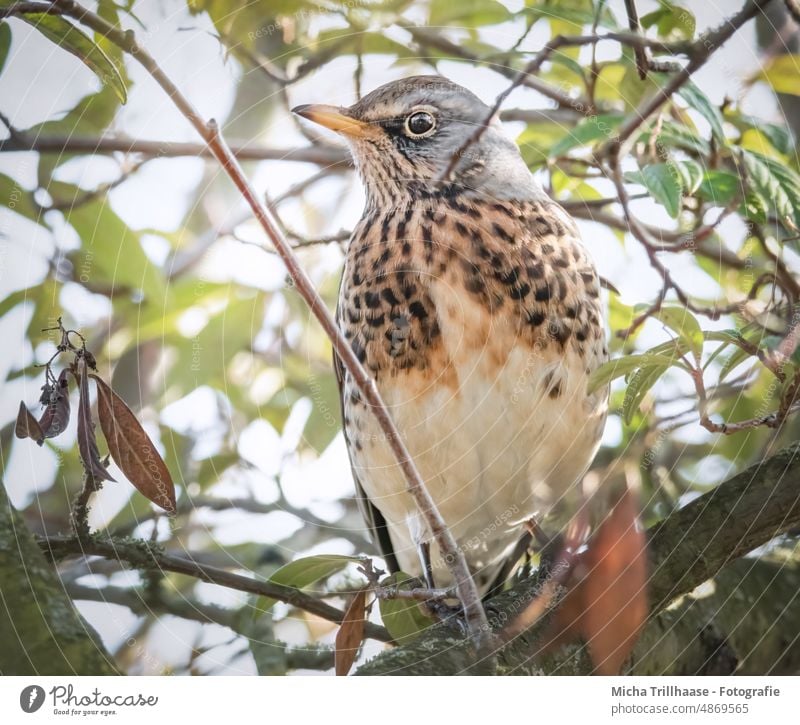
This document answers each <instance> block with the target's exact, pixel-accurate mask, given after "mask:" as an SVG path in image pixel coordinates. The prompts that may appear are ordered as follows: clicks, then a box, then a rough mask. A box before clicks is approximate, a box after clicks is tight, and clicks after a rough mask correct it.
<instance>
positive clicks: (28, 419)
mask: <svg viewBox="0 0 800 725" xmlns="http://www.w3.org/2000/svg"><path fill="white" fill-rule="evenodd" d="M14 435H16V436H17V438H33V440H35V441H36V442H37V443H38V444H39V445H42V443H44V433H42V428H41V426H40V425H39V422H38V421H37V420H36V418H34V417H33V414H32V413H31V411H29V410H28V408H27V407H26V406H25V403H23V402H22V401H20V404H19V413H17V423H16V425H15V426H14Z"/></svg>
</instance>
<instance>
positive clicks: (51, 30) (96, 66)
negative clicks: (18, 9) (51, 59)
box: [19, 13, 128, 103]
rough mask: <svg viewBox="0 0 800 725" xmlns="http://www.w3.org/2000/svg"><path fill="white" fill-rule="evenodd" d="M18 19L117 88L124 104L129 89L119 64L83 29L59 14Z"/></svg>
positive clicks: (35, 15) (36, 14) (118, 95)
mask: <svg viewBox="0 0 800 725" xmlns="http://www.w3.org/2000/svg"><path fill="white" fill-rule="evenodd" d="M19 18H20V19H21V20H24V21H25V22H26V23H29V24H30V25H32V26H33V27H34V28H36V30H38V31H39V32H40V33H41V34H42V35H44V36H45V37H46V38H47V39H48V40H51V41H52V42H53V43H55V44H56V45H58V46H59V47H61V48H63V49H64V50H66V51H68V52H69V53H72V55H74V56H75V57H76V58H78V60H80V61H81V62H82V63H84V65H86V66H87V67H88V68H89V69H90V70H91V71H92V72H93V73H94V74H95V75H96V76H97V77H98V78H99V79H100V81H101V82H102V83H103V84H104V85H106V86H109V87H111V88H112V89H113V90H114V92H115V93H116V94H117V97H118V98H119V100H120V102H121V103H125V102H126V101H127V99H128V91H127V89H126V88H125V82H124V81H123V80H122V76H121V75H120V72H119V70H117V67H116V66H115V65H114V63H113V62H112V61H111V59H110V58H109V57H108V56H107V55H106V54H105V52H104V51H103V50H102V48H100V46H99V45H97V43H95V42H94V41H93V40H92V39H91V38H90V37H89V36H88V35H86V34H85V33H84V32H83V31H82V30H81V29H80V28H78V27H77V26H76V25H73V24H72V23H71V22H70V21H69V20H67V19H66V18H63V17H61V16H60V15H49V14H47V13H33V14H27V15H20V16H19Z"/></svg>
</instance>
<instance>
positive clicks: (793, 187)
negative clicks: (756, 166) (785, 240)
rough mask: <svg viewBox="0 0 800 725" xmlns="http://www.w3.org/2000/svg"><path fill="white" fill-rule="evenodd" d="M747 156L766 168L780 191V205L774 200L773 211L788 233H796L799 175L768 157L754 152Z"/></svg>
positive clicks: (799, 219)
mask: <svg viewBox="0 0 800 725" xmlns="http://www.w3.org/2000/svg"><path fill="white" fill-rule="evenodd" d="M748 154H749V155H750V156H753V157H755V158H756V159H758V160H759V161H760V162H761V163H762V164H763V165H764V166H766V167H767V169H768V170H769V173H770V174H771V175H772V177H773V178H774V179H775V181H776V182H777V184H778V187H779V188H780V190H781V194H780V202H781V203H780V206H779V205H778V200H777V199H775V200H774V201H775V202H776V203H775V210H776V212H777V214H778V216H779V218H780V220H781V222H782V223H783V224H784V226H785V227H786V228H787V229H789V231H792V232H796V231H797V229H800V174H798V173H797V172H796V171H795V170H794V169H792V168H791V167H789V166H787V165H786V164H783V163H782V162H780V161H778V160H777V159H774V158H772V157H770V156H764V155H763V154H759V153H756V152H755V151H750V152H748ZM787 217H788V219H789V220H791V222H790V223H789V222H787ZM793 225H794V226H793Z"/></svg>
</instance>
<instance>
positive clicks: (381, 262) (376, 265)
mask: <svg viewBox="0 0 800 725" xmlns="http://www.w3.org/2000/svg"><path fill="white" fill-rule="evenodd" d="M391 257H392V250H391V249H384V250H383V251H382V252H381V254H380V256H379V257H378V258H377V259H376V260H375V261H374V262H373V263H372V269H373V270H378V269H382V268H383V267H385V266H386V263H387V262H388V261H389V260H390V259H391Z"/></svg>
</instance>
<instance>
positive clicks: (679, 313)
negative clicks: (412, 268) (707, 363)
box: [652, 306, 704, 360]
mask: <svg viewBox="0 0 800 725" xmlns="http://www.w3.org/2000/svg"><path fill="white" fill-rule="evenodd" d="M652 316H653V317H654V318H655V319H657V320H661V322H663V323H664V324H665V325H666V326H667V327H669V328H670V329H671V330H672V331H673V332H674V333H675V334H676V335H677V336H678V337H679V338H681V339H682V340H683V341H684V342H685V343H686V345H687V347H688V348H689V349H690V350H691V351H692V353H693V354H694V356H695V358H697V359H698V360H699V359H700V356H701V355H702V354H703V341H704V337H703V331H702V329H700V323H699V322H698V321H697V318H696V317H695V316H694V315H693V314H692V313H691V312H689V310H687V309H686V308H685V307H677V306H669V307H661V308H660V309H658V310H656V311H655V312H653V315H652Z"/></svg>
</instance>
